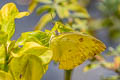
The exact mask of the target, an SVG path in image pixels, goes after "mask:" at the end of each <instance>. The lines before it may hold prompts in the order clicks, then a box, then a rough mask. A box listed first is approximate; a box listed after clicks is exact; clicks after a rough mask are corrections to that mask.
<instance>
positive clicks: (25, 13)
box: [15, 12, 30, 18]
mask: <svg viewBox="0 0 120 80" xmlns="http://www.w3.org/2000/svg"><path fill="white" fill-rule="evenodd" d="M29 15H30V13H29V12H20V13H19V14H18V15H17V16H15V18H22V17H24V16H29Z"/></svg>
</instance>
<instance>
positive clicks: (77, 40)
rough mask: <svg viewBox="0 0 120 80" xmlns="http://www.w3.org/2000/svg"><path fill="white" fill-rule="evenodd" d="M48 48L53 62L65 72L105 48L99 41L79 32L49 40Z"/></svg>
mask: <svg viewBox="0 0 120 80" xmlns="http://www.w3.org/2000/svg"><path fill="white" fill-rule="evenodd" d="M50 47H51V49H52V51H53V60H54V61H56V62H59V68H60V69H65V70H70V69H73V68H75V67H76V66H78V65H80V64H82V63H83V62H84V61H85V60H87V59H89V58H91V57H94V56H95V55H96V54H100V53H101V52H102V51H104V50H105V48H106V46H105V45H104V43H102V42H101V41H100V40H98V39H96V38H94V37H92V36H90V35H87V34H82V33H80V32H72V33H65V34H61V35H59V36H57V37H55V38H53V39H52V40H51V43H50Z"/></svg>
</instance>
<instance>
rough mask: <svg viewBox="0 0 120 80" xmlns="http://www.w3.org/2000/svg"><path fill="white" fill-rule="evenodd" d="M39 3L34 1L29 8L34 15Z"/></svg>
mask: <svg viewBox="0 0 120 80" xmlns="http://www.w3.org/2000/svg"><path fill="white" fill-rule="evenodd" d="M37 4H38V2H37V1H36V0H32V1H31V3H30V5H29V7H28V10H29V11H30V12H31V13H32V12H33V11H34V9H35V8H36V6H37Z"/></svg>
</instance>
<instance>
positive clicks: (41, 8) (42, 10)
mask: <svg viewBox="0 0 120 80" xmlns="http://www.w3.org/2000/svg"><path fill="white" fill-rule="evenodd" d="M50 8H51V6H50V5H43V6H40V7H39V8H37V14H41V13H43V12H45V11H49V10H50Z"/></svg>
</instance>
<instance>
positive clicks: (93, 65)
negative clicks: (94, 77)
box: [83, 64, 99, 72]
mask: <svg viewBox="0 0 120 80" xmlns="http://www.w3.org/2000/svg"><path fill="white" fill-rule="evenodd" d="M98 66H99V64H88V65H87V66H85V67H84V69H83V71H84V72H87V71H89V70H91V69H95V68H96V67H98Z"/></svg>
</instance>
